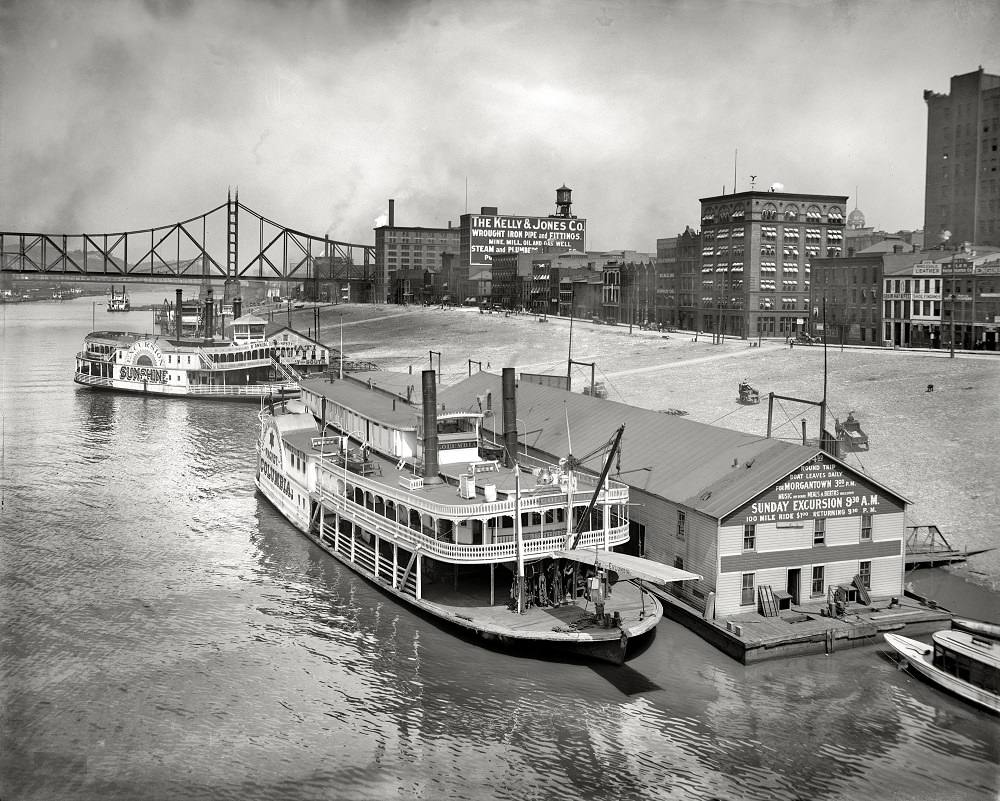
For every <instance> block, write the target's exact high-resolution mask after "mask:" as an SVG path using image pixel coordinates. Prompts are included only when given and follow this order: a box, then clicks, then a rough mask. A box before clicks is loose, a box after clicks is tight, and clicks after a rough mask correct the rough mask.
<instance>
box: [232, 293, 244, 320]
mask: <svg viewBox="0 0 1000 801" xmlns="http://www.w3.org/2000/svg"><path fill="white" fill-rule="evenodd" d="M242 316H243V298H233V322H234V323H235V322H236V320H237V319H238V318H239V317H242Z"/></svg>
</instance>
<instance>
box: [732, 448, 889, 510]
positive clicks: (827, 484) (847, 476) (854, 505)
mask: <svg viewBox="0 0 1000 801" xmlns="http://www.w3.org/2000/svg"><path fill="white" fill-rule="evenodd" d="M902 511H903V501H902V499H901V498H899V497H898V496H896V495H893V494H891V493H888V492H887V491H886V490H885V489H884V488H883V487H879V486H878V485H876V484H872V483H869V482H868V481H865V480H864V479H862V478H861V477H860V476H859V475H858V474H857V473H852V472H849V471H847V470H845V469H844V468H843V467H841V466H840V465H839V464H837V463H835V462H833V461H830V460H829V459H826V458H824V457H823V456H822V454H817V455H816V456H815V457H814V458H813V459H812V460H811V461H809V462H807V463H806V464H804V465H802V467H800V468H799V469H798V470H796V471H795V472H794V473H791V474H790V475H789V476H787V477H786V478H785V479H784V480H783V481H781V482H779V483H778V484H775V485H774V487H773V488H772V489H771V490H770V491H769V492H765V493H764V494H763V495H760V496H758V497H756V498H754V499H753V500H752V501H751V502H750V503H748V504H746V505H745V506H743V507H742V508H741V509H739V510H737V511H736V512H734V513H733V514H732V515H731V516H729V517H727V518H726V520H725V521H724V525H734V524H738V523H781V522H794V521H797V520H810V519H812V518H816V517H849V516H856V515H862V514H888V513H892V512H902Z"/></svg>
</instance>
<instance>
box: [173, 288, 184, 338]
mask: <svg viewBox="0 0 1000 801" xmlns="http://www.w3.org/2000/svg"><path fill="white" fill-rule="evenodd" d="M183 297H184V290H183V289H178V290H177V303H176V305H175V308H174V336H176V337H177V338H178V339H180V338H181V301H182V298H183Z"/></svg>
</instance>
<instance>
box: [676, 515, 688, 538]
mask: <svg viewBox="0 0 1000 801" xmlns="http://www.w3.org/2000/svg"><path fill="white" fill-rule="evenodd" d="M686 524H687V516H686V515H685V513H684V512H681V511H678V512H677V539H679V540H682V539H684V534H685V532H684V528H685V526H686Z"/></svg>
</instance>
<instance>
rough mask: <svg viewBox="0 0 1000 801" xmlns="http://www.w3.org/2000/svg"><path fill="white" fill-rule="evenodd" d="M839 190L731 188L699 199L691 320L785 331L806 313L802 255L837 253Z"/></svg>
mask: <svg viewBox="0 0 1000 801" xmlns="http://www.w3.org/2000/svg"><path fill="white" fill-rule="evenodd" d="M846 206H847V196H846V195H812V194H792V193H788V192H774V191H767V192H764V191H753V190H751V191H749V192H738V193H735V194H732V195H717V196H715V197H703V198H701V286H700V292H701V295H700V296H699V300H700V303H699V307H698V310H697V311H698V318H699V322H698V325H699V327H700V328H701V329H702V330H704V331H712V332H722V333H723V334H726V335H733V336H739V337H744V338H746V337H757V336H766V337H772V336H789V335H791V334H795V333H797V332H798V331H801V330H803V328H804V327H805V325H806V321H807V318H808V316H809V313H810V307H809V296H810V295H809V293H810V276H809V271H810V261H811V259H816V258H821V257H824V258H839V257H842V256H843V255H844V229H845V217H844V209H845V208H846Z"/></svg>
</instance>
